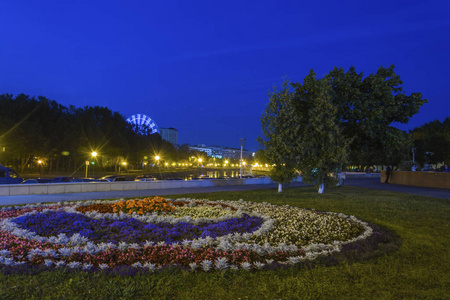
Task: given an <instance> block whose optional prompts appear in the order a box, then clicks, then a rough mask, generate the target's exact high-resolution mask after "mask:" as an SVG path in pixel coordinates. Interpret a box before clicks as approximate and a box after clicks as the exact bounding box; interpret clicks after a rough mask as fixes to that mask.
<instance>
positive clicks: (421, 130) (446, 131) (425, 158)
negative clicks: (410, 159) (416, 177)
mask: <svg viewBox="0 0 450 300" xmlns="http://www.w3.org/2000/svg"><path fill="white" fill-rule="evenodd" d="M410 134H411V136H412V138H413V140H414V148H415V161H416V162H418V163H419V164H421V165H422V166H423V165H425V164H430V165H437V164H439V163H442V162H445V163H447V164H449V163H450V117H447V118H446V119H445V120H444V121H443V122H441V121H439V120H435V121H433V122H429V123H426V124H424V125H422V126H420V127H417V128H414V130H412V131H411V132H410Z"/></svg>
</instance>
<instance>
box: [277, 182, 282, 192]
mask: <svg viewBox="0 0 450 300" xmlns="http://www.w3.org/2000/svg"><path fill="white" fill-rule="evenodd" d="M282 191H283V184H282V183H279V184H278V193H281V192H282Z"/></svg>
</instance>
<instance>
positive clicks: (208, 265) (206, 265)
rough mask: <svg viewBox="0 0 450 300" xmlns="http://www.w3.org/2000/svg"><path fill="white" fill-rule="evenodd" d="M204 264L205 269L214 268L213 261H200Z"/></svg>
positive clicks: (206, 270)
mask: <svg viewBox="0 0 450 300" xmlns="http://www.w3.org/2000/svg"><path fill="white" fill-rule="evenodd" d="M200 265H201V266H202V269H203V271H205V272H208V271H209V270H211V268H212V262H211V261H210V260H207V259H205V260H204V261H202V262H201V263H200Z"/></svg>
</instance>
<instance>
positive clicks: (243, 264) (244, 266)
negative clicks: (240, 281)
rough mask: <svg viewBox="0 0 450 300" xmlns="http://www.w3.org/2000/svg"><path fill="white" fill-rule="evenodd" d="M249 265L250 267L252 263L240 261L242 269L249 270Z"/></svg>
mask: <svg viewBox="0 0 450 300" xmlns="http://www.w3.org/2000/svg"><path fill="white" fill-rule="evenodd" d="M251 267H252V264H251V263H249V262H246V261H245V262H243V263H241V268H242V270H250V269H251Z"/></svg>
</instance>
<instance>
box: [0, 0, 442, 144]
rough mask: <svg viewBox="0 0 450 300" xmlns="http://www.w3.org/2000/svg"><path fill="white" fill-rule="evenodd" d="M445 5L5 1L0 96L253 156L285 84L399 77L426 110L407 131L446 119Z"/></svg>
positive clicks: (0, 20) (0, 14)
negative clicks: (384, 73) (103, 110)
mask: <svg viewBox="0 0 450 300" xmlns="http://www.w3.org/2000/svg"><path fill="white" fill-rule="evenodd" d="M449 9H450V3H449V2H448V1H446V0H442V1H414V0H404V1H395V0H393V1H331V0H328V1H298V0H297V1H281V0H279V1H264V0H262V1H220V2H219V1H211V0H209V1H166V0H165V1H137V0H128V1H112V0H108V1H96V0H91V1H61V0H39V1H36V0H1V1H0V94H4V93H9V94H14V95H17V94H19V93H24V94H27V95H31V96H45V97H47V98H50V99H52V100H56V101H57V102H59V103H61V104H63V105H66V106H68V105H71V104H72V105H75V106H81V107H82V106H86V105H90V106H96V105H98V106H106V107H108V108H110V109H111V110H113V111H118V112H119V113H121V114H122V115H123V116H124V117H129V116H130V115H132V114H136V113H143V114H147V115H148V116H150V117H151V118H152V119H153V120H155V122H156V123H157V124H158V126H159V127H175V128H177V129H178V130H179V142H180V144H183V143H189V144H207V145H222V146H230V147H236V148H239V138H246V146H245V148H247V149H249V150H257V148H258V143H257V141H256V138H257V136H258V135H260V134H261V129H260V128H261V125H260V117H261V114H262V112H263V110H264V107H265V105H266V104H267V103H268V96H267V93H268V92H269V91H270V90H271V89H272V87H273V86H274V85H280V84H281V83H282V81H283V79H284V78H286V79H289V80H291V81H294V82H299V81H302V80H303V78H304V77H305V76H306V75H307V74H308V73H309V70H310V69H314V70H315V72H316V74H318V76H319V77H322V76H323V75H325V74H326V73H328V72H329V71H330V70H331V69H332V68H333V67H334V66H338V67H343V68H344V69H345V70H346V71H347V70H348V68H349V67H350V66H351V65H354V66H355V68H356V70H357V71H358V72H363V73H364V74H365V75H369V74H370V73H375V72H376V71H377V69H378V67H379V66H385V67H389V66H390V65H391V64H394V65H395V66H396V68H395V72H396V73H397V74H398V75H400V76H401V79H402V80H403V82H404V83H403V88H404V91H405V92H406V94H408V95H409V94H411V93H412V92H420V93H422V94H423V97H424V98H426V99H428V100H429V103H428V104H425V105H424V106H423V107H422V108H421V110H420V112H419V113H418V114H417V115H415V116H414V117H413V118H412V119H411V121H410V122H409V123H408V124H406V125H399V126H398V128H400V129H403V130H408V129H412V128H414V127H416V126H420V125H422V124H424V123H426V122H430V121H433V120H435V119H440V120H441V121H442V120H443V119H445V118H446V117H448V116H450V113H449V109H450V104H449V95H450V58H449V57H450V17H449Z"/></svg>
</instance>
